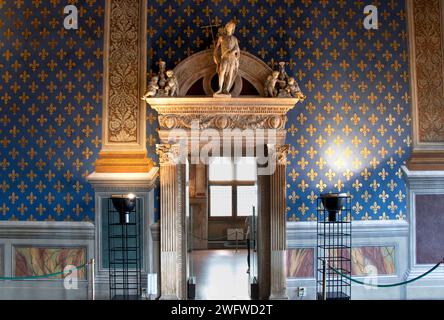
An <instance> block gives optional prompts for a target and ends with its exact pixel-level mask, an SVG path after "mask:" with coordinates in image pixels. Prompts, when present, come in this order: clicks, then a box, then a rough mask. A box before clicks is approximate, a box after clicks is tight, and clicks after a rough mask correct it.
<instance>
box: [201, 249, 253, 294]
mask: <svg viewBox="0 0 444 320" xmlns="http://www.w3.org/2000/svg"><path fill="white" fill-rule="evenodd" d="M193 261H194V271H195V276H196V300H249V299H250V297H249V294H248V274H247V251H246V250H239V251H238V252H236V250H199V251H194V252H193Z"/></svg>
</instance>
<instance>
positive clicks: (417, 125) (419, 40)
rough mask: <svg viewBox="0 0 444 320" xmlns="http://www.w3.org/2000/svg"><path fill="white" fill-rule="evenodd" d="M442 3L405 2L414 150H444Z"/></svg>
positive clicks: (431, 0) (434, 1) (425, 1)
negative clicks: (407, 21) (407, 25)
mask: <svg viewBox="0 0 444 320" xmlns="http://www.w3.org/2000/svg"><path fill="white" fill-rule="evenodd" d="M442 9H443V8H442V2H441V0H408V1H407V11H408V18H409V19H408V20H409V39H410V60H411V75H412V80H411V83H412V103H413V120H414V128H413V140H414V149H415V150H434V149H439V150H441V149H444V126H443V125H442V124H443V123H444V112H443V105H444V72H443V70H444V66H443V58H444V47H443V32H442V29H443V25H442V24H443V23H442V14H443V13H442Z"/></svg>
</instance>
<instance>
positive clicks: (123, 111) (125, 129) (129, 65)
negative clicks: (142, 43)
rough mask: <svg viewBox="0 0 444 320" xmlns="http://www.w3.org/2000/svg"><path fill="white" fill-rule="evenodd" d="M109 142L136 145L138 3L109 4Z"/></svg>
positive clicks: (127, 0) (117, 1) (116, 0)
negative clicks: (133, 143) (132, 143)
mask: <svg viewBox="0 0 444 320" xmlns="http://www.w3.org/2000/svg"><path fill="white" fill-rule="evenodd" d="M110 10H111V15H110V30H111V32H110V39H109V83H108V85H109V93H108V94H109V105H108V129H109V134H108V140H109V142H119V143H120V142H137V133H138V132H137V130H138V117H139V101H140V100H139V97H138V95H139V81H138V77H139V70H140V68H141V66H140V61H139V38H138V34H139V23H140V16H139V1H138V0H113V1H111V9H110Z"/></svg>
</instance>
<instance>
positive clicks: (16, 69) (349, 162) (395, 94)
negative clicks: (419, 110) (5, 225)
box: [0, 0, 412, 221]
mask: <svg viewBox="0 0 444 320" xmlns="http://www.w3.org/2000/svg"><path fill="white" fill-rule="evenodd" d="M65 2H67V3H65ZM148 2H149V3H148V12H147V14H148V65H149V68H150V69H154V70H157V65H156V62H157V61H158V60H159V59H160V58H162V59H163V60H165V61H167V63H168V65H169V66H174V65H176V64H177V63H178V62H179V61H181V60H183V59H185V58H186V57H188V56H189V55H191V54H192V53H195V52H198V51H201V50H204V49H206V48H209V46H210V45H211V43H212V37H211V32H210V29H209V28H202V27H203V26H206V25H208V24H209V23H210V20H209V19H210V18H211V20H212V23H213V24H224V23H225V22H227V21H228V20H229V19H231V18H233V17H234V18H235V20H236V21H237V22H238V26H237V30H236V36H237V37H238V38H239V41H240V44H241V47H242V49H243V50H247V51H249V52H251V53H252V54H254V55H256V56H258V57H259V58H261V59H263V60H264V61H265V62H267V63H268V64H269V65H270V66H272V67H273V68H275V67H276V65H277V63H278V62H279V61H287V62H289V69H288V71H290V70H291V72H292V73H293V74H295V75H296V76H297V79H298V81H299V84H300V85H301V88H302V89H303V91H304V93H305V94H306V95H307V100H306V102H304V103H303V104H299V105H297V107H296V108H295V110H293V111H292V112H291V113H290V114H289V123H288V140H287V141H288V143H289V144H290V145H291V152H290V155H289V157H288V160H289V166H288V172H287V173H288V177H287V183H288V200H287V204H288V217H289V219H290V220H293V221H307V220H312V219H313V218H314V216H313V214H314V213H315V212H314V210H315V203H316V196H317V195H318V194H319V193H323V192H329V191H333V192H335V191H345V192H347V191H349V192H350V193H351V195H352V196H353V218H354V219H356V220H361V219H373V220H377V219H403V218H404V217H405V213H406V200H405V196H406V191H405V183H404V182H403V179H402V173H401V171H400V166H401V165H402V164H403V163H404V162H405V160H406V159H407V157H408V156H409V153H410V148H411V144H412V142H411V115H410V97H409V75H408V52H407V25H406V16H405V2H404V1H394V0H391V1H368V2H367V1H363V0H356V1H351V0H347V1H346V0H335V1H332V0H321V1H312V0H301V1H296V0H282V1H277V0H269V1H258V0H248V1H240V0H230V1H228V0H213V1H203V0H194V1H192V0H176V1H169V0H156V1H148ZM68 3H74V4H76V5H77V6H78V7H79V12H80V19H79V26H80V29H79V30H71V31H67V30H64V28H63V7H64V6H65V5H67V4H68ZM367 4H374V5H376V6H377V7H378V8H379V15H380V16H379V18H380V27H379V29H378V30H372V31H368V30H365V29H364V28H363V24H362V21H363V18H364V14H363V10H364V6H365V5H367ZM103 21H104V0H85V1H62V0H52V1H41V0H32V1H31V0H30V1H1V0H0V72H1V78H0V172H1V178H0V192H1V193H0V219H1V220H13V219H18V220H92V219H93V210H94V203H93V202H94V199H93V190H92V188H91V187H90V186H89V184H88V183H87V182H86V180H85V177H86V176H87V175H88V174H89V173H90V172H91V171H92V170H93V168H94V167H93V164H94V161H95V159H96V158H97V155H98V152H99V151H100V143H101V141H100V137H101V108H102V107H101V94H102V47H103ZM215 31H216V30H215ZM156 117H157V115H156V114H155V112H153V111H151V110H148V119H147V148H148V152H149V155H150V156H151V157H153V158H154V159H156V156H155V154H154V148H155V144H156V142H157V140H158V136H157V133H156V128H157V126H156V122H157V118H156Z"/></svg>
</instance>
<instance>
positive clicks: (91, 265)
mask: <svg viewBox="0 0 444 320" xmlns="http://www.w3.org/2000/svg"><path fill="white" fill-rule="evenodd" d="M94 266H95V259H94V258H92V259H91V260H89V270H90V278H91V299H92V300H96V279H95V272H94Z"/></svg>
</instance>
